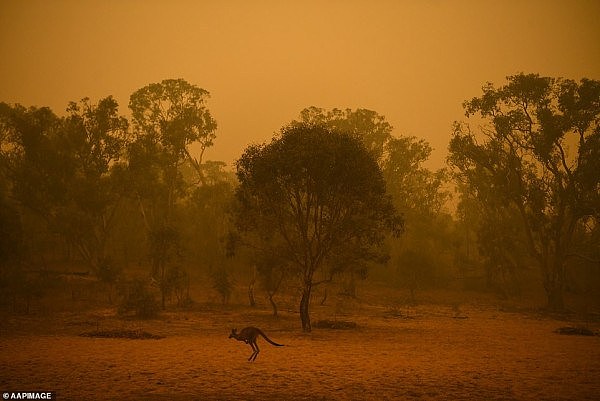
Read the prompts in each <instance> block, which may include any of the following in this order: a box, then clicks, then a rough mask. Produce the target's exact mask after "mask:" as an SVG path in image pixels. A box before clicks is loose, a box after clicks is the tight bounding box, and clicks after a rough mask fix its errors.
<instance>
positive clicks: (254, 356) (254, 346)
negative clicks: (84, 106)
mask: <svg viewBox="0 0 600 401" xmlns="http://www.w3.org/2000/svg"><path fill="white" fill-rule="evenodd" d="M251 344H252V348H253V349H254V354H252V356H251V357H250V358H251V359H252V361H253V362H254V361H255V360H256V357H257V356H258V353H259V352H260V349H259V348H258V344H257V343H256V340H254V341H252V343H251Z"/></svg>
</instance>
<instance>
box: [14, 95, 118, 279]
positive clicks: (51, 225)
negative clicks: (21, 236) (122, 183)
mask: <svg viewBox="0 0 600 401" xmlns="http://www.w3.org/2000/svg"><path fill="white" fill-rule="evenodd" d="M67 113H68V114H67V116H66V117H63V118H59V117H58V116H56V115H55V114H54V113H53V112H52V111H51V110H50V109H48V108H35V107H30V108H25V107H22V106H19V105H15V106H7V105H5V106H4V107H3V108H2V120H3V124H2V125H3V131H4V135H3V137H4V140H3V141H4V144H3V145H4V146H3V149H2V160H3V163H2V166H3V171H4V172H5V174H7V176H8V177H9V181H10V182H11V189H10V191H11V194H12V197H13V198H14V199H16V200H17V201H18V203H19V204H20V205H21V206H22V207H24V208H26V209H27V210H29V211H30V212H33V213H34V214H35V215H36V216H38V217H39V218H40V219H42V220H43V221H44V222H45V223H46V225H47V228H48V229H49V230H50V231H51V232H53V233H56V234H59V235H60V236H61V237H62V238H63V239H64V240H65V241H67V243H68V244H69V245H70V246H71V247H74V248H75V249H76V250H77V252H78V253H79V255H80V256H81V257H82V258H83V260H85V261H86V262H87V263H88V264H89V266H90V267H91V268H92V269H93V270H94V271H95V272H96V273H98V270H99V269H100V268H102V266H105V265H106V263H108V260H109V258H108V256H107V255H106V245H107V241H108V239H109V238H110V236H111V233H112V229H113V227H114V216H115V211H116V209H117V208H118V205H119V201H120V199H121V198H122V196H123V194H122V192H121V191H120V190H119V185H118V184H117V180H116V179H115V176H114V172H115V169H118V164H119V163H120V161H121V160H122V157H123V151H124V148H125V145H126V143H127V130H128V122H127V120H126V119H125V118H124V117H122V116H120V115H119V113H118V104H117V102H116V101H115V100H114V99H113V98H112V97H110V96H109V97H107V98H104V99H102V100H100V101H99V102H98V104H92V103H91V102H90V100H89V99H87V98H85V99H83V100H81V101H80V102H78V103H76V102H71V103H69V107H68V108H67Z"/></svg>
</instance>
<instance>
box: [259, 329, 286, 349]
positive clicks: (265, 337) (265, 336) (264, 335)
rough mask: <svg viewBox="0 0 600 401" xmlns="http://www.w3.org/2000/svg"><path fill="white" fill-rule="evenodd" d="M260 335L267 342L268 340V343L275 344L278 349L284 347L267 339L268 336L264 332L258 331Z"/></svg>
mask: <svg viewBox="0 0 600 401" xmlns="http://www.w3.org/2000/svg"><path fill="white" fill-rule="evenodd" d="M258 333H259V334H260V335H261V336H263V338H264V339H265V340H267V342H268V343H270V344H273V345H275V346H277V347H283V344H277V343H276V342H275V341H273V340H271V339H270V338H269V337H267V335H266V334H265V333H263V332H262V330H258Z"/></svg>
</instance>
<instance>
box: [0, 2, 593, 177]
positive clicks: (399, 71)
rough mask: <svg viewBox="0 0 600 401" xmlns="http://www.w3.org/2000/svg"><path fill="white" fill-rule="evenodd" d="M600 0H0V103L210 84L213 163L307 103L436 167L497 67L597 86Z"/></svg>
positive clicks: (54, 101)
mask: <svg viewBox="0 0 600 401" xmlns="http://www.w3.org/2000/svg"><path fill="white" fill-rule="evenodd" d="M599 16H600V1H597V0H588V1H583V0H565V1H552V0H543V1H526V0H502V1H497V0H496V1H484V0H472V1H466V0H465V1H460V0H452V1H451V0H448V1H441V0H437V1H436V0H413V1H400V0H395V1H394V0H390V1H383V0H364V1H362V0H361V1H359V0H356V1H352V0H329V1H325V0H321V1H308V0H303V1H292V0H287V1H284V0H273V1H269V0H264V1H250V0H240V1H228V0H220V1H219V0H215V1H202V0H196V1H192V0H190V1H167V0H164V1H152V0H98V1H94V0H83V1H81V0H71V1H64V0H53V1H47V0H42V1H28V0H16V1H12V0H0V55H1V56H2V62H0V101H5V102H9V103H21V104H23V105H26V106H28V105H36V106H50V107H51V108H52V109H53V110H54V111H55V112H57V113H59V114H60V113H62V112H63V111H64V109H65V108H66V105H67V102H68V101H70V100H78V99H80V98H83V97H86V96H87V97H90V98H91V99H92V100H93V101H97V100H98V99H100V98H101V97H104V96H107V95H113V96H115V98H116V99H117V100H118V101H119V104H120V105H121V113H122V114H128V108H127V104H128V101H129V95H130V94H131V93H132V92H133V91H135V90H136V89H139V88H141V87H142V86H145V85H147V84H149V83H152V82H159V81H161V80H163V79H165V78H184V79H186V80H187V81H189V82H190V83H193V84H196V85H198V86H200V87H202V88H204V89H206V90H208V91H210V92H211V95H212V97H211V99H210V101H209V103H208V105H209V108H210V110H211V111H212V113H213V115H214V117H215V118H216V120H217V122H218V124H219V129H218V131H217V139H216V142H215V146H214V147H213V148H212V149H210V150H209V151H207V155H206V156H207V158H208V159H212V160H223V161H226V162H227V163H232V162H233V160H235V159H236V158H237V157H239V156H240V155H241V152H242V150H243V149H244V148H245V147H246V146H247V145H248V144H249V143H251V142H262V141H265V140H268V139H270V138H271V136H272V133H273V132H274V131H276V130H277V129H279V128H280V127H281V126H282V125H284V124H286V123H288V122H289V121H291V120H292V119H294V118H296V117H297V116H298V113H299V111H300V110H301V109H302V108H304V107H308V106H312V105H314V106H318V107H324V108H333V107H338V108H346V107H350V108H357V107H363V108H368V109H372V110H375V111H377V112H379V113H380V114H383V115H384V116H386V118H387V119H388V121H390V122H391V124H392V125H393V126H394V127H395V132H396V133H397V134H403V135H415V136H418V137H422V138H425V139H426V140H428V141H429V142H430V143H431V145H432V146H433V147H434V149H435V151H434V154H433V157H432V160H431V163H430V165H431V166H432V167H440V166H441V165H442V163H443V160H444V157H445V154H446V146H447V143H448V139H449V135H450V128H451V125H452V122H453V121H454V120H457V119H462V118H463V113H462V108H461V104H462V101H463V100H465V99H467V98H471V97H473V96H477V95H479V94H480V88H481V86H482V85H483V84H484V83H485V82H486V81H492V82H496V83H501V82H502V80H503V78H504V77H505V76H506V75H510V74H514V73H517V72H521V71H522V72H526V73H527V72H537V73H540V74H543V75H550V76H563V77H568V78H574V79H580V78H582V77H588V78H593V79H600V23H598V18H600V17H599Z"/></svg>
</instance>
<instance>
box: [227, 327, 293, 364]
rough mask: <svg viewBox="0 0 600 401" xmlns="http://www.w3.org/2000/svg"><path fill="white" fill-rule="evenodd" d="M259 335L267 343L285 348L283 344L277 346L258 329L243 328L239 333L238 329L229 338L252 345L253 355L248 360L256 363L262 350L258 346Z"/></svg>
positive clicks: (233, 330) (232, 331)
mask: <svg viewBox="0 0 600 401" xmlns="http://www.w3.org/2000/svg"><path fill="white" fill-rule="evenodd" d="M259 335H261V336H263V337H264V339H265V340H267V342H269V343H271V344H273V345H275V346H277V347H283V345H282V344H277V343H276V342H273V341H271V339H269V337H267V336H266V335H265V333H263V332H262V330H261V329H259V328H257V327H246V328H243V329H242V330H241V331H240V332H239V333H238V332H237V329H232V330H231V334H230V335H229V338H235V339H236V340H238V341H243V342H245V343H246V344H250V346H251V347H252V355H250V358H248V360H249V361H254V360H255V359H256V357H257V356H258V353H259V352H260V349H258V345H257V344H256V339H257V338H258V336H259Z"/></svg>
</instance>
